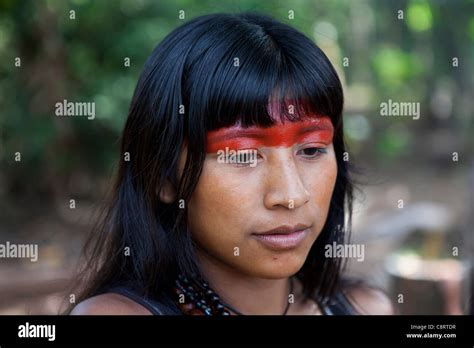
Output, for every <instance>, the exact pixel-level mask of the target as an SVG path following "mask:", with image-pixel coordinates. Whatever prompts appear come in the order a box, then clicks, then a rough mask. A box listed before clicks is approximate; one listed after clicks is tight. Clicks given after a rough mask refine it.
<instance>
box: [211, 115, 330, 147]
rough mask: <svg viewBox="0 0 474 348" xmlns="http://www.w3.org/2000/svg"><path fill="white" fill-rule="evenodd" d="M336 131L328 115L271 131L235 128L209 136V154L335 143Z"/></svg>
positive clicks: (279, 124) (223, 129)
mask: <svg viewBox="0 0 474 348" xmlns="http://www.w3.org/2000/svg"><path fill="white" fill-rule="evenodd" d="M333 133H334V128H333V126H332V123H331V119H330V118H329V117H328V116H320V117H317V118H309V119H305V120H303V121H299V122H286V123H281V122H279V123H277V124H275V125H273V126H272V127H269V128H263V127H256V126H253V127H248V128H243V127H241V126H237V125H236V126H231V127H226V128H221V129H217V130H214V131H210V132H208V134H207V147H206V151H207V152H208V153H217V152H218V151H219V150H224V149H225V148H226V147H227V148H229V150H242V149H252V148H253V149H255V148H259V147H270V146H273V147H290V146H293V145H294V144H303V143H322V144H324V145H329V144H330V143H331V142H332V138H333Z"/></svg>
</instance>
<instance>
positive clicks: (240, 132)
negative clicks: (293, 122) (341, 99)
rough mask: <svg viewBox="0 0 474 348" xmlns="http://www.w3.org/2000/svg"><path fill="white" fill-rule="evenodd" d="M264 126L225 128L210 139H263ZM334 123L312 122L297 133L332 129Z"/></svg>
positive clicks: (217, 140) (215, 140)
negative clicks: (262, 127)
mask: <svg viewBox="0 0 474 348" xmlns="http://www.w3.org/2000/svg"><path fill="white" fill-rule="evenodd" d="M265 129H268V128H264V129H263V130H262V129H229V130H225V131H224V132H223V134H219V135H212V136H211V139H210V141H212V142H220V141H222V140H229V139H235V138H253V139H263V138H264V137H265V136H264V135H263V134H262V132H264V131H265ZM331 129H332V125H329V126H328V125H326V124H325V122H318V123H316V124H311V125H308V126H304V127H302V128H301V129H299V130H298V132H297V135H302V134H306V133H311V132H315V131H323V130H331Z"/></svg>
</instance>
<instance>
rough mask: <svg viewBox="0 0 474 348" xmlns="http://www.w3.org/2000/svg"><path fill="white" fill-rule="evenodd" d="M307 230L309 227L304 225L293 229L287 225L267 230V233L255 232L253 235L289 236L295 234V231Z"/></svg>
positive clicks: (298, 225)
mask: <svg viewBox="0 0 474 348" xmlns="http://www.w3.org/2000/svg"><path fill="white" fill-rule="evenodd" d="M307 228H309V226H307V225H304V224H297V225H295V226H293V227H292V226H288V225H284V226H279V227H276V228H274V229H271V230H268V231H264V232H256V233H254V234H255V235H257V236H261V235H268V234H291V233H294V232H297V231H302V230H306V229H307Z"/></svg>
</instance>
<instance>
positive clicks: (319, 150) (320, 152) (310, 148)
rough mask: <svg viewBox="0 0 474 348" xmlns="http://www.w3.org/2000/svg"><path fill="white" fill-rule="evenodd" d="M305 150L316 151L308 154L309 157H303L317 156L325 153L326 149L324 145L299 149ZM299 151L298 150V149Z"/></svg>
mask: <svg viewBox="0 0 474 348" xmlns="http://www.w3.org/2000/svg"><path fill="white" fill-rule="evenodd" d="M305 150H316V153H315V154H313V155H310V157H305V158H318V157H319V156H321V155H322V154H326V153H327V152H328V151H327V149H326V148H324V147H315V146H313V147H307V148H305V149H301V150H300V151H305ZM298 152H299V151H298Z"/></svg>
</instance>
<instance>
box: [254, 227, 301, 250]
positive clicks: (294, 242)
mask: <svg viewBox="0 0 474 348" xmlns="http://www.w3.org/2000/svg"><path fill="white" fill-rule="evenodd" d="M309 231H310V226H307V225H304V224H298V225H296V226H280V227H277V228H274V229H271V230H268V231H264V232H259V233H253V234H252V235H253V237H254V238H255V239H256V240H258V241H259V242H261V243H262V244H264V245H265V246H266V247H268V248H270V249H272V250H288V249H293V248H296V247H297V246H298V245H300V243H301V242H302V241H303V240H304V239H305V237H306V236H307V235H308V234H309Z"/></svg>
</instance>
